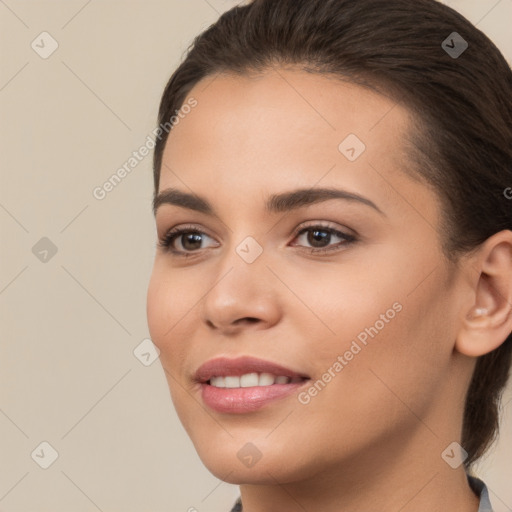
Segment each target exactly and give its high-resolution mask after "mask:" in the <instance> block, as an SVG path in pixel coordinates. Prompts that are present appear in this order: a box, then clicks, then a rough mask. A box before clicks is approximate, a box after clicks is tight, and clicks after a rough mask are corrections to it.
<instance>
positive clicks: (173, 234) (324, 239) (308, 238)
mask: <svg viewBox="0 0 512 512" xmlns="http://www.w3.org/2000/svg"><path fill="white" fill-rule="evenodd" d="M333 238H338V239H339V240H340V241H339V242H338V243H337V244H336V245H334V246H333V245H332V239H333ZM301 239H302V241H303V242H305V243H307V244H310V245H312V247H304V250H307V252H310V253H313V254H319V253H325V252H331V251H337V250H340V249H341V246H346V245H348V244H351V243H353V242H355V241H356V240H357V238H356V237H355V236H354V235H351V234H348V233H344V232H342V231H340V230H338V229H334V228H332V227H329V226H326V225H321V224H315V225H311V226H308V227H302V228H299V230H297V231H296V232H295V234H294V240H301ZM205 240H213V239H212V238H211V237H210V236H208V235H207V234H206V233H204V232H203V231H201V230H199V229H197V228H196V227H195V226H181V227H179V228H174V229H171V230H170V231H168V232H167V233H166V234H165V235H164V237H163V238H162V239H161V240H159V242H158V245H159V247H161V248H162V249H163V250H164V251H166V252H170V253H172V254H174V255H176V256H183V257H189V256H193V255H194V253H197V252H199V251H200V250H201V249H204V248H205V247H202V244H203V242H204V241H205ZM176 242H178V247H176ZM293 245H298V246H299V247H303V246H302V245H301V244H293ZM216 246H218V244H217V245H216V243H214V244H213V247H216Z"/></svg>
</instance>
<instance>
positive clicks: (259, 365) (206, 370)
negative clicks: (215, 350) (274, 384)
mask: <svg viewBox="0 0 512 512" xmlns="http://www.w3.org/2000/svg"><path fill="white" fill-rule="evenodd" d="M249 373H258V374H261V373H269V374H272V375H274V376H275V377H283V376H284V377H289V378H290V379H294V378H295V379H297V378H300V379H309V376H308V375H306V374H304V373H300V372H297V371H294V370H291V369H290V368H286V367H284V366H281V365H279V364H276V363H273V362H270V361H265V360H263V359H257V358H254V357H249V356H242V357H237V358H234V359H230V358H227V357H219V358H216V359H211V360H209V361H207V362H206V363H204V364H202V365H201V366H200V367H199V368H198V369H197V371H196V373H195V375H194V378H195V380H196V381H197V382H199V383H201V384H204V383H207V382H208V381H209V380H210V379H211V378H212V377H226V376H233V377H240V376H242V375H246V374H249Z"/></svg>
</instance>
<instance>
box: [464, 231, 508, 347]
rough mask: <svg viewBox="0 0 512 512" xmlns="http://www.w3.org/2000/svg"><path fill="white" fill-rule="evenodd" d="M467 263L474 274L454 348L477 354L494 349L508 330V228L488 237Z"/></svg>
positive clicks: (501, 341) (504, 338)
mask: <svg viewBox="0 0 512 512" xmlns="http://www.w3.org/2000/svg"><path fill="white" fill-rule="evenodd" d="M468 265H470V270H471V271H472V272H473V273H474V271H475V270H476V271H477V273H478V276H477V279H476V280H474V281H473V282H474V283H475V284H474V286H473V289H472V290H471V292H472V304H471V306H470V308H469V310H466V311H464V312H463V316H464V317H463V320H462V324H461V328H460V330H459V332H458V335H457V339H456V342H455V349H456V350H457V351H458V352H460V353H462V354H464V355H467V356H470V357H479V356H481V355H484V354H487V353H489V352H491V351H493V350H494V349H496V348H498V347H499V346H500V345H501V344H502V343H503V342H504V341H505V340H506V339H507V337H508V336H509V335H510V333H511V332H512V231H510V230H504V231H500V232H499V233H496V234H495V235H493V236H491V237H490V238H488V239H487V240H486V241H485V242H484V243H483V244H482V246H481V247H480V248H479V250H478V251H477V252H476V253H475V257H474V258H473V259H472V261H471V262H469V263H468Z"/></svg>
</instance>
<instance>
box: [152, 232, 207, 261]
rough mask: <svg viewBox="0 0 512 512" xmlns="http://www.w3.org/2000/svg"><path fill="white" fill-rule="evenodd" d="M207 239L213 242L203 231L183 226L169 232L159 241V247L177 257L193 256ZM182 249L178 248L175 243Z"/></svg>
mask: <svg viewBox="0 0 512 512" xmlns="http://www.w3.org/2000/svg"><path fill="white" fill-rule="evenodd" d="M205 239H210V240H213V239H212V238H211V237H209V236H208V235H207V234H206V233H204V232H203V231H200V230H199V229H197V228H195V226H181V227H179V228H174V229H171V230H170V231H168V232H167V233H166V234H165V235H164V237H163V238H162V239H161V240H159V242H158V245H159V247H161V248H162V249H163V250H164V251H168V252H171V253H173V254H175V255H177V256H184V257H187V256H192V255H193V253H194V252H197V251H198V250H199V249H203V248H204V247H201V244H202V242H203V241H204V240H205ZM176 241H177V242H178V245H179V246H181V247H178V248H176V246H175V242H176Z"/></svg>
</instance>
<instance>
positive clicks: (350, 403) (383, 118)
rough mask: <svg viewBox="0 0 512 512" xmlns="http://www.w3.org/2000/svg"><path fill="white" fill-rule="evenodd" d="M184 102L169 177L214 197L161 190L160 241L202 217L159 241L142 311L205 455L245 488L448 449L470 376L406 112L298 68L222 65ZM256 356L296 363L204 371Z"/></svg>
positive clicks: (165, 168) (167, 181)
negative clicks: (460, 353) (166, 242)
mask: <svg viewBox="0 0 512 512" xmlns="http://www.w3.org/2000/svg"><path fill="white" fill-rule="evenodd" d="M190 98H194V99H195V100H196V102H197V104H195V102H194V105H195V106H194V107H193V108H191V109H190V112H189V113H188V114H186V115H184V117H183V118H182V119H180V121H179V123H178V124H177V125H175V127H174V128H173V130H172V132H171V134H170V136H169V139H168V141H167V145H166V148H165V152H164V155H163V165H162V170H161V177H160V189H159V192H160V193H162V194H164V193H165V192H166V191H168V189H171V188H172V189H176V190H177V191H179V192H181V193H182V194H193V195H194V196H197V197H200V198H202V199H203V202H202V203H201V204H199V205H198V204H195V203H193V202H192V201H190V200H188V201H186V202H184V201H181V205H179V204H177V203H179V202H180V201H178V200H177V199H180V198H181V199H183V198H184V196H180V195H179V194H174V195H171V194H167V196H166V197H163V196H162V197H163V198H162V201H161V202H159V203H160V205H159V207H158V209H157V212H156V225H157V232H158V238H159V239H164V238H165V236H166V234H167V233H168V232H169V231H170V230H171V229H173V228H183V229H185V230H186V231H188V232H190V231H192V233H188V235H187V234H185V235H182V236H179V235H178V236H176V237H174V239H173V240H171V244H170V247H169V248H168V249H164V248H160V247H159V248H158V249H157V252H156V257H155V262H154V269H153V274H152V277H151V281H150V284H149V289H148V297H147V299H148V301H147V315H148V324H149V329H150V334H151V338H152V340H153V342H154V343H155V345H156V346H157V347H158V348H159V349H160V360H161V363H162V365H163V367H164V369H165V374H166V377H167V380H168V384H169V388H170V392H171V396H172V399H173V402H174V405H175V407H176V410H177V413H178V415H179V418H180V420H181V422H182V423H183V425H184V428H185V429H186V431H187V433H188V434H189V436H190V438H191V439H192V441H193V443H194V445H195V447H196V449H197V452H198V454H199V456H200V457H201V459H202V461H203V462H204V464H205V465H206V466H207V467H208V469H209V470H210V471H211V472H212V473H214V474H215V475H216V476H218V477H219V478H221V479H223V480H226V481H229V482H233V483H239V484H240V483H263V482H270V483H272V482H274V481H275V480H274V479H276V480H277V481H279V482H292V481H298V480H303V479H306V478H310V477H313V476H314V475H320V474H321V473H322V472H323V471H330V472H331V474H332V470H333V468H337V469H338V470H345V471H346V469H347V468H350V471H351V473H350V474H354V475H355V474H357V471H358V468H366V471H367V470H368V468H369V467H375V468H377V467H378V466H379V464H385V463H386V461H388V462H389V461H390V460H395V462H396V460H397V458H399V459H400V460H401V461H402V462H406V461H407V460H408V459H407V458H408V457H413V458H414V460H417V458H418V457H421V453H422V451H423V450H424V451H425V453H426V454H428V456H429V457H430V458H432V456H431V454H432V453H433V452H432V450H434V451H437V452H438V454H439V456H437V455H436V458H437V459H439V462H438V463H439V464H440V465H441V464H443V465H445V463H444V462H443V460H442V458H441V452H442V450H443V449H444V448H445V447H446V446H447V445H449V444H450V443H451V442H452V441H453V440H454V439H456V436H457V435H458V433H459V428H460V425H458V423H457V422H458V416H459V414H462V407H463V398H464V391H465V387H466V385H467V382H468V378H469V376H470V373H469V372H468V370H467V361H466V362H465V363H463V362H461V358H460V357H457V354H456V353H455V352H454V340H455V337H456V329H457V325H458V323H457V319H458V317H459V316H460V315H459V314H460V309H461V303H462V302H461V298H460V288H461V286H462V285H461V282H462V277H461V275H460V274H459V272H458V271H457V270H456V269H455V268H453V267H451V266H449V265H448V264H447V263H446V260H445V259H444V257H443V254H442V252H441V247H440V237H439V233H438V227H439V225H440V207H439V203H438V201H437V198H436V195H435V194H434V192H432V190H431V189H430V188H428V187H427V186H425V185H424V184H422V183H421V182H420V181H418V180H413V179H411V178H410V177H409V176H408V174H407V170H408V167H410V166H411V164H410V163H409V161H408V159H407V155H406V152H405V137H406V136H407V134H408V131H409V129H410V128H409V125H408V122H409V118H408V113H407V110H405V109H404V108H403V107H402V106H401V105H397V104H395V103H394V102H392V101H391V100H389V99H387V98H385V97H383V96H381V95H378V94H376V93H373V92H370V91H369V90H367V89H364V88H361V87H359V86H356V85H353V84H349V83H343V82H340V81H335V80H333V79H329V78H327V77H325V76H319V75H313V74H309V73H306V72H302V71H299V70H292V69H288V70H284V69H281V70H279V71H267V72H266V73H265V74H263V75H260V76H258V77H256V78H254V77H251V78H249V77H240V76H227V75H218V76H216V77H215V79H212V77H209V78H207V79H205V80H204V81H202V82H201V83H199V84H198V85H197V86H196V87H194V89H193V90H192V91H191V93H190V95H189V99H190ZM185 103H186V101H185ZM187 111H188V109H187ZM318 189H336V190H338V191H341V192H340V194H339V197H334V196H331V197H329V196H327V195H326V194H324V195H323V196H322V195H321V194H318V196H317V195H316V193H315V191H318ZM297 190H306V191H309V193H307V194H305V195H300V194H299V195H297V196H291V197H288V194H291V193H292V192H294V191H297ZM281 196H283V197H281ZM276 197H277V198H276ZM272 198H274V199H273V200H272ZM286 198H288V199H286ZM313 198H316V199H315V200H313ZM304 199H306V200H307V201H305V200H304ZM206 202H207V203H208V204H209V206H210V209H211V212H209V211H207V208H205V203H206ZM194 206H196V207H197V208H194ZM212 212H213V213H212ZM194 232H196V233H195V234H194ZM197 232H199V234H198V233H197ZM322 248H323V249H325V251H324V252H320V250H321V249H322ZM172 250H174V251H175V252H172ZM315 250H317V252H314V251H315ZM242 356H248V357H252V358H256V359H259V360H263V361H264V362H267V363H273V364H275V365H280V366H281V367H284V368H285V369H286V370H285V369H281V370H279V369H275V368H270V367H267V366H265V364H264V363H261V365H258V364H254V365H251V364H245V366H244V364H242V362H239V361H238V362H237V361H235V364H234V366H233V367H227V366H225V365H223V364H219V365H216V366H215V367H214V368H210V371H208V369H206V370H205V372H201V375H199V376H197V375H196V372H197V371H198V369H199V367H200V366H201V365H203V364H204V363H206V362H208V361H210V360H212V359H217V358H227V359H230V360H233V359H236V358H239V357H242ZM221 363H222V362H221ZM245 363H247V360H246V361H245ZM287 370H290V372H288V371H287ZM292 372H293V373H292ZM254 373H256V374H257V375H256V376H255V375H249V376H247V375H246V376H245V377H243V378H242V380H241V381H240V380H238V379H239V376H240V375H242V374H254ZM261 373H271V374H273V375H274V376H276V377H277V376H281V377H282V378H281V379H278V382H277V383H274V384H270V383H271V382H272V379H271V380H269V381H265V377H261V376H260V374H261ZM287 373H289V375H287ZM461 373H462V377H461ZM224 375H227V376H228V378H220V379H219V377H223V376H224ZM292 375H300V376H301V377H302V378H301V379H300V381H299V382H295V381H296V380H299V379H294V380H293V381H292V382H290V383H286V382H287V381H288V380H289V379H284V378H283V377H286V376H288V377H291V376H292ZM237 376H238V379H237V378H236V377H237ZM210 377H214V378H213V382H212V381H211V380H210ZM304 377H307V380H304ZM260 379H261V381H260ZM205 381H208V382H205ZM259 384H268V385H261V386H260V385H259ZM222 385H228V386H235V387H234V388H230V387H227V388H221V387H218V386H222ZM240 386H242V388H240ZM447 417H448V418H452V419H448V420H447V419H446V418H447ZM453 418H454V419H453ZM434 453H435V452H434ZM410 461H411V463H412V459H411V460H410Z"/></svg>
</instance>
